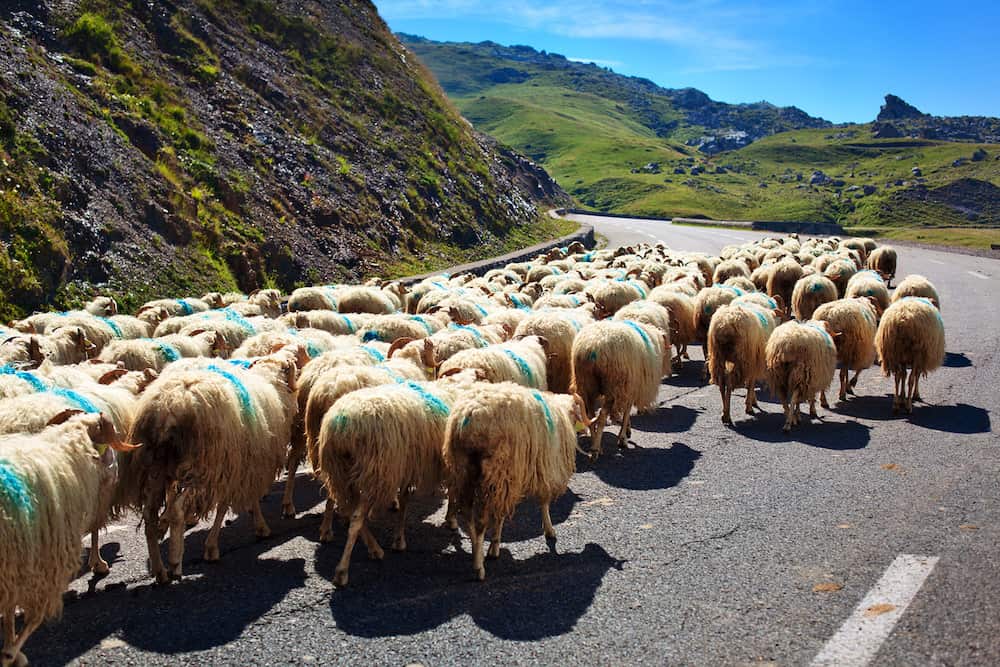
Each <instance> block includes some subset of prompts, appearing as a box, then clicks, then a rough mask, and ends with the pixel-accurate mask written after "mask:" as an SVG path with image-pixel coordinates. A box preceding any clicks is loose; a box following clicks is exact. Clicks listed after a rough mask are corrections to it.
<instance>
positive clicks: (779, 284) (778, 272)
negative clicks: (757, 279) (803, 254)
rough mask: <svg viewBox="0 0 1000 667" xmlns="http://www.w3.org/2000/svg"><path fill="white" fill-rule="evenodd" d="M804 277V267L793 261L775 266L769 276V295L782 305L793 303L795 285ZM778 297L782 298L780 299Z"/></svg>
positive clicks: (789, 260)
mask: <svg viewBox="0 0 1000 667" xmlns="http://www.w3.org/2000/svg"><path fill="white" fill-rule="evenodd" d="M801 277H802V267H801V266H800V265H799V263H798V262H796V261H795V260H792V259H786V260H782V261H780V262H778V263H777V264H775V265H774V266H773V267H772V268H771V271H770V272H769V273H768V276H767V293H768V295H770V296H772V297H774V298H775V299H776V300H778V302H779V303H780V304H781V305H782V307H785V306H787V305H788V304H790V303H791V302H792V293H793V292H794V291H795V283H796V282H798V280H799V278H801ZM778 297H781V298H780V299H778Z"/></svg>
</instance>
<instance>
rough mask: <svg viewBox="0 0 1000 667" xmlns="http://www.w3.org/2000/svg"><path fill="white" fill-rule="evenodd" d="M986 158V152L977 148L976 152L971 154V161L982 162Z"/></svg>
mask: <svg viewBox="0 0 1000 667" xmlns="http://www.w3.org/2000/svg"><path fill="white" fill-rule="evenodd" d="M986 157H987V156H986V151H984V150H983V149H982V148H977V149H976V152H975V153H973V154H972V161H973V162H982V161H983V160H985V159H986Z"/></svg>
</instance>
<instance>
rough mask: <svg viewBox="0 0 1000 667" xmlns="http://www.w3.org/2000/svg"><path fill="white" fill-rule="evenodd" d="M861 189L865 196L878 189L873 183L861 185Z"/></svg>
mask: <svg viewBox="0 0 1000 667" xmlns="http://www.w3.org/2000/svg"><path fill="white" fill-rule="evenodd" d="M861 191H862V192H864V193H865V196H869V195H873V194H875V193H876V192H877V191H878V188H876V187H875V186H874V185H863V186H862V187H861Z"/></svg>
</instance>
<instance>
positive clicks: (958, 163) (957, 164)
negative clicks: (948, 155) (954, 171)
mask: <svg viewBox="0 0 1000 667" xmlns="http://www.w3.org/2000/svg"><path fill="white" fill-rule="evenodd" d="M965 163H966V159H965V158H964V157H960V158H958V159H957V160H953V161H952V163H951V166H953V167H961V166H962V165H963V164H965Z"/></svg>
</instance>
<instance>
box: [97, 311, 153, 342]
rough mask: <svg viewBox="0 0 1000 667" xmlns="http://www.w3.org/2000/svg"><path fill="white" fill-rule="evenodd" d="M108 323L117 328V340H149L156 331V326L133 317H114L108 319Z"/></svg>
mask: <svg viewBox="0 0 1000 667" xmlns="http://www.w3.org/2000/svg"><path fill="white" fill-rule="evenodd" d="M107 323H108V325H109V326H113V327H114V328H115V331H116V338H120V339H126V340H131V339H135V338H149V337H150V336H152V335H153V330H154V329H156V325H155V324H152V323H151V322H149V321H147V320H143V319H139V318H138V317H133V316H131V315H112V316H111V317H109V318H107Z"/></svg>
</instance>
